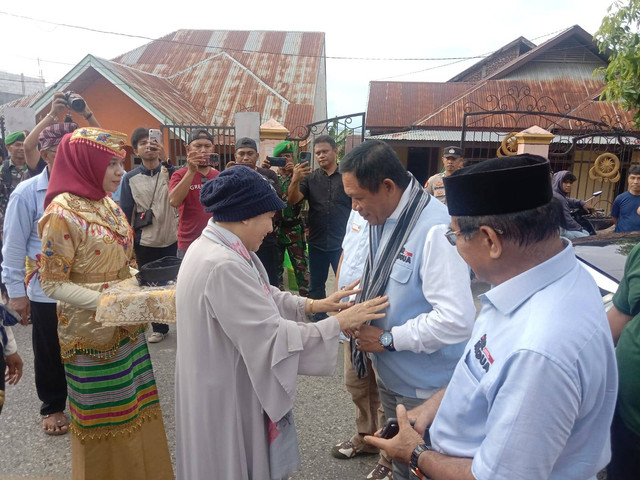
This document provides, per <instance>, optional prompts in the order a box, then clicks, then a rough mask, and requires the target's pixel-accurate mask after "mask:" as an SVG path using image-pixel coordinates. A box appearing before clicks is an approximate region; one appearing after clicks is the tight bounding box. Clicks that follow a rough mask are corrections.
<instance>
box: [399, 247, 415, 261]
mask: <svg viewBox="0 0 640 480" xmlns="http://www.w3.org/2000/svg"><path fill="white" fill-rule="evenodd" d="M412 258H413V253H411V252H410V251H409V250H407V249H406V248H403V249H402V251H401V252H400V253H399V254H398V260H401V261H403V262H404V263H409V264H410V263H411V259H412Z"/></svg>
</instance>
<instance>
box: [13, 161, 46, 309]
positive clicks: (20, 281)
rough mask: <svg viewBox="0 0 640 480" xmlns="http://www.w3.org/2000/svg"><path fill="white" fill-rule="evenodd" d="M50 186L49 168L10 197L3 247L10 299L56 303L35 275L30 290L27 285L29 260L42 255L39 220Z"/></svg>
mask: <svg viewBox="0 0 640 480" xmlns="http://www.w3.org/2000/svg"><path fill="white" fill-rule="evenodd" d="M48 185H49V172H48V170H47V169H46V168H45V169H44V170H43V171H42V173H40V174H39V175H37V176H36V177H33V178H30V179H28V180H25V181H24V182H21V183H19V184H18V186H17V187H16V189H15V190H14V191H13V193H12V194H11V197H9V204H8V205H7V212H6V213H5V216H4V237H3V243H2V257H3V260H2V282H3V283H4V284H5V286H6V287H7V292H8V293H9V298H18V297H24V296H27V297H29V300H32V301H34V302H42V303H56V301H55V300H52V299H50V298H49V297H47V296H46V295H45V294H44V292H43V291H42V287H40V277H39V275H37V274H36V275H34V277H33V278H32V279H31V281H30V282H29V288H28V289H25V284H24V275H25V259H26V257H31V258H32V259H34V260H35V259H36V258H37V257H36V256H37V255H40V254H41V253H42V243H41V242H40V237H39V236H38V220H40V218H41V217H42V214H43V212H44V197H45V195H46V193H47V186H48Z"/></svg>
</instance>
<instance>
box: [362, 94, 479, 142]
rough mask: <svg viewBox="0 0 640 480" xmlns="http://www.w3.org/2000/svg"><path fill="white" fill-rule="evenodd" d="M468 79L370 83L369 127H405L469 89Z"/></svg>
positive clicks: (391, 129)
mask: <svg viewBox="0 0 640 480" xmlns="http://www.w3.org/2000/svg"><path fill="white" fill-rule="evenodd" d="M473 85H474V84H472V83H466V82H455V83H454V82H451V83H441V82H370V83H369V102H368V106H367V116H366V119H367V129H368V130H371V131H372V133H373V132H385V131H386V132H388V131H397V130H399V129H406V128H409V127H410V126H411V125H413V124H414V123H415V122H416V120H418V119H420V118H421V117H422V116H423V115H424V114H425V113H426V112H433V111H436V110H437V109H438V108H439V107H441V106H442V105H443V104H445V103H447V102H449V101H450V100H452V99H453V98H456V97H458V96H460V95H461V94H463V93H464V92H466V91H467V90H468V89H469V88H470V87H472V86H473Z"/></svg>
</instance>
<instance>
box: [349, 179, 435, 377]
mask: <svg viewBox="0 0 640 480" xmlns="http://www.w3.org/2000/svg"><path fill="white" fill-rule="evenodd" d="M408 175H411V174H410V173H408ZM407 188H410V197H409V201H408V202H407V205H406V206H405V207H404V209H403V210H402V212H400V216H399V217H398V222H397V223H396V225H395V227H394V230H393V232H391V235H388V236H387V239H388V240H387V242H386V243H384V244H380V245H378V250H379V249H382V251H381V252H380V256H379V260H378V262H377V263H375V262H374V260H375V256H376V252H374V251H373V246H374V245H377V244H378V241H379V240H380V238H379V237H380V234H379V232H381V231H382V229H379V228H376V227H374V226H372V227H371V228H369V256H368V258H367V262H366V263H365V266H364V271H363V272H362V278H361V280H360V288H361V291H360V292H359V293H358V295H357V296H356V303H360V302H364V301H367V300H370V299H372V298H375V297H379V296H381V295H383V294H384V291H385V290H386V288H387V283H388V282H389V275H390V274H391V269H392V268H393V264H394V263H395V261H396V259H397V258H398V255H399V254H400V251H401V249H402V247H403V246H404V244H405V243H406V242H407V239H408V238H409V235H411V232H412V231H413V227H415V225H416V223H417V222H418V219H419V218H420V215H421V214H422V210H424V208H425V207H426V206H427V204H428V203H429V200H431V196H430V195H429V194H428V193H427V192H425V191H424V189H423V188H422V186H420V184H419V183H418V181H417V180H416V179H415V178H414V177H413V175H411V182H410V183H409V186H408V187H407ZM350 347H351V363H352V364H353V369H354V370H355V372H356V374H357V375H358V378H362V377H364V376H365V375H366V374H367V362H366V353H365V352H361V351H359V350H357V349H356V344H355V339H353V338H352V339H351V342H350Z"/></svg>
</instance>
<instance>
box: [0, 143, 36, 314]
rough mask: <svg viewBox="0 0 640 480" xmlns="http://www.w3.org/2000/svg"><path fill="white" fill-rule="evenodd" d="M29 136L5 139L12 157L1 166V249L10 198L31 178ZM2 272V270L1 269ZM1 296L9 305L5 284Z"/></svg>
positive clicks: (1, 286)
mask: <svg viewBox="0 0 640 480" xmlns="http://www.w3.org/2000/svg"><path fill="white" fill-rule="evenodd" d="M28 134H29V132H27V131H26V130H23V131H20V132H13V133H10V134H9V135H7V138H5V139H4V143H5V145H6V146H7V150H8V151H9V155H10V156H11V157H10V158H9V159H6V160H3V161H2V164H0V249H1V248H2V229H3V226H4V214H5V212H6V211H7V205H8V204H9V196H10V195H11V194H12V193H13V190H15V188H16V187H17V186H18V184H19V183H20V182H21V181H23V180H26V179H27V178H29V167H28V166H27V162H26V157H25V153H24V139H25V138H26V136H27V135H28ZM0 262H2V254H0ZM1 271H2V269H1V268H0V272H1ZM0 294H1V295H2V298H3V300H4V301H5V303H7V302H8V301H9V300H8V296H7V289H6V287H5V286H4V284H3V283H0Z"/></svg>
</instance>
